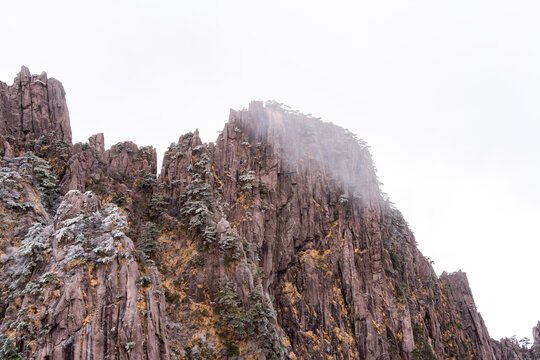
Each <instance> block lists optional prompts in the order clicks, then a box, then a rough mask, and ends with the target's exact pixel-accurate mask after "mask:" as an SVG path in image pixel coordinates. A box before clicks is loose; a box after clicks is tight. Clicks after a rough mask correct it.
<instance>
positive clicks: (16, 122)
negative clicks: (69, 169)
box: [0, 66, 71, 150]
mask: <svg viewBox="0 0 540 360" xmlns="http://www.w3.org/2000/svg"><path fill="white" fill-rule="evenodd" d="M0 114H1V116H0V132H1V134H2V135H4V136H12V137H13V138H14V140H15V142H16V144H17V146H18V147H21V148H24V149H25V150H34V147H35V142H36V141H38V140H39V139H40V137H43V138H42V141H47V142H48V143H52V142H53V141H54V140H60V141H63V142H64V143H65V144H68V145H71V126H70V122H69V113H68V109H67V105H66V100H65V91H64V87H63V86H62V84H61V83H60V82H59V81H57V80H55V79H53V78H50V79H49V78H47V74H46V73H41V75H31V74H30V71H29V70H28V68H26V67H24V66H23V67H22V68H21V72H20V73H19V74H18V75H17V77H16V78H15V80H14V81H13V85H11V86H8V85H7V84H5V83H1V82H0Z"/></svg>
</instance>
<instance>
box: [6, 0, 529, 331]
mask: <svg viewBox="0 0 540 360" xmlns="http://www.w3.org/2000/svg"><path fill="white" fill-rule="evenodd" d="M539 16H540V3H539V2H537V1H520V0H514V1H494V0H489V1H471V0H467V1H434V0H429V1H402V0H399V1H398V0H396V1H369V2H368V1H350V2H339V1H332V2H330V1H324V2H322V1H321V2H316V1H272V2H269V1H265V2H261V1H253V0H250V1H218V0H216V1H135V0H129V1H85V2H83V1H43V0H39V1H20V0H18V1H7V0H0V34H1V43H0V46H1V49H2V50H1V54H0V79H1V80H2V81H5V82H7V83H8V84H11V83H12V79H13V78H14V77H15V75H16V73H17V72H18V71H19V69H20V66H21V65H22V64H25V65H27V66H28V67H30V70H31V71H32V72H33V73H40V72H41V71H47V73H48V74H49V76H52V77H55V78H57V79H59V80H60V81H62V83H63V84H64V87H65V89H66V92H67V101H68V106H69V110H70V114H71V124H72V127H73V135H74V140H75V141H84V140H85V139H86V138H87V137H88V136H90V135H92V134H94V133H97V132H104V133H105V140H106V145H107V146H110V145H112V144H114V143H116V142H118V141H122V140H133V141H134V142H136V143H137V144H139V145H154V146H156V147H157V148H158V150H159V151H160V152H161V153H162V152H163V151H164V149H165V148H166V147H167V146H168V145H169V144H170V143H171V142H172V141H176V140H177V139H178V137H179V136H180V134H182V133H185V132H187V131H190V130H193V129H194V128H195V127H198V128H199V130H200V132H201V135H202V138H203V140H204V141H213V140H215V138H216V132H217V131H218V130H221V128H222V127H223V124H224V123H225V122H226V121H227V119H228V114H229V108H235V109H241V108H244V107H247V105H248V104H249V102H250V101H251V100H267V99H275V100H277V101H280V102H284V103H286V104H288V105H290V106H291V107H293V108H295V109H299V110H300V111H302V112H304V113H312V114H313V115H314V116H320V117H322V118H323V120H326V121H332V122H334V123H335V124H338V125H341V126H343V127H346V128H348V129H350V130H351V131H352V132H354V133H356V134H358V135H359V137H361V138H363V139H365V140H366V141H368V143H369V144H370V145H371V147H372V152H373V155H374V158H375V163H376V165H377V167H378V169H379V177H380V179H381V181H383V182H384V183H385V187H384V190H385V191H386V192H387V193H389V195H390V197H391V199H392V200H393V201H394V202H395V203H396V205H397V207H398V208H399V209H400V210H401V211H402V212H403V213H404V215H405V218H406V219H407V220H408V221H409V223H410V225H411V227H412V229H413V231H414V232H415V234H416V237H417V240H418V242H419V244H420V248H421V250H422V252H423V253H424V255H427V256H429V257H430V258H431V259H433V260H434V261H435V263H436V264H435V268H436V270H437V272H438V273H440V272H442V271H443V270H447V271H456V270H458V269H462V270H463V271H465V272H467V275H468V277H469V281H470V284H471V287H472V290H473V294H474V297H475V300H476V305H477V307H478V309H479V311H480V312H481V314H482V315H483V317H484V319H485V322H486V325H487V326H488V329H489V331H490V334H491V336H492V337H494V338H500V337H502V336H511V335H514V334H516V335H517V336H518V337H519V338H521V337H523V336H528V337H529V338H530V337H531V328H532V326H534V325H535V324H536V322H537V320H540V307H539V306H538V299H539V298H540V287H539V286H538V283H537V281H538V265H537V264H538V262H537V261H538V258H539V254H540V245H539V243H540V241H539V240H540V235H539V230H538V225H539V223H540V222H539V220H540V210H539V207H538V204H539V203H540V168H539V154H540V142H539V141H538V136H539V134H540V119H539V118H540V107H539V101H538V99H539V96H540V42H539V41H540V22H539V21H538V18H539ZM160 156H162V154H160ZM535 279H536V280H535Z"/></svg>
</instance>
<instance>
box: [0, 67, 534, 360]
mask: <svg viewBox="0 0 540 360" xmlns="http://www.w3.org/2000/svg"><path fill="white" fill-rule="evenodd" d="M0 130H1V132H2V134H1V135H3V136H2V137H1V138H0V155H2V158H1V163H2V164H1V169H0V216H1V217H2V222H1V227H0V237H1V240H0V241H1V242H0V267H1V271H0V299H1V301H0V314H1V316H0V319H2V320H1V322H0V333H1V334H2V335H1V336H0V358H2V357H3V358H6V359H20V358H24V359H43V360H44V359H225V358H230V359H533V358H538V355H535V353H536V352H537V350H538V346H540V345H539V341H540V340H539V339H538V334H539V333H540V332H539V331H537V330H538V328H535V332H534V346H533V348H532V349H531V350H528V349H526V348H524V347H523V348H522V347H520V346H518V345H517V343H516V342H515V341H512V340H510V339H502V340H501V341H500V342H499V341H494V340H492V339H490V336H489V333H488V331H487V329H486V327H485V325H484V322H483V320H482V317H481V316H480V314H479V313H478V312H477V309H476V306H475V304H474V300H473V297H472V293H471V289H470V288H469V285H468V282H467V278H466V276H465V274H464V273H463V272H461V271H460V272H457V273H452V274H447V273H443V274H442V275H441V276H440V277H438V276H437V275H436V274H435V272H434V271H433V268H432V267H431V265H430V262H429V260H428V259H427V258H425V257H424V256H423V255H422V254H421V253H420V252H419V251H418V249H417V246H416V242H415V239H414V236H413V234H412V232H411V231H410V230H409V228H408V225H407V223H406V221H405V220H404V218H403V216H402V214H401V213H400V212H399V211H398V210H397V209H396V208H395V207H394V206H393V204H392V203H391V202H390V201H389V200H388V198H386V197H385V196H384V195H383V194H382V193H381V190H380V188H379V181H378V179H377V175H376V172H375V167H374V165H373V163H372V160H371V155H370V153H369V148H368V147H367V145H366V143H365V142H363V141H362V140H360V139H357V138H356V137H355V136H354V135H353V134H351V133H350V132H348V131H346V130H344V129H342V128H339V127H337V126H335V125H333V124H329V123H325V122H322V121H321V120H319V119H315V118H312V117H310V116H306V115H302V114H300V113H298V112H295V111H291V110H289V109H288V108H287V107H286V106H283V105H280V104H278V103H275V102H267V103H261V102H253V103H251V104H250V106H249V108H248V109H247V110H242V111H231V113H230V117H229V121H228V122H227V123H226V125H225V127H224V129H223V132H222V133H221V134H220V135H219V137H218V139H217V140H216V142H215V143H209V144H205V143H202V141H201V140H200V138H199V136H198V133H197V132H196V131H195V132H194V133H189V134H185V135H182V136H180V138H179V140H178V142H175V143H172V144H171V146H170V147H169V148H168V150H167V152H166V153H165V156H164V160H163V165H162V169H161V172H160V174H159V176H158V174H157V161H156V160H157V155H156V151H155V150H154V149H153V148H152V147H138V146H137V145H135V144H133V143H131V142H124V143H119V144H116V145H114V146H113V147H112V148H111V149H108V150H105V146H104V138H103V135H102V134H98V135H94V136H92V137H90V139H89V141H88V142H87V143H84V144H81V143H78V144H75V145H73V144H72V140H71V128H70V119H69V115H68V111H67V106H66V102H65V99H64V90H63V88H62V85H61V84H60V83H59V82H58V81H56V80H54V79H48V78H47V76H46V74H42V75H39V76H36V75H30V72H29V71H28V69H26V68H23V69H22V71H21V73H20V74H19V75H18V76H17V77H16V79H15V81H14V84H13V85H11V86H8V85H6V84H4V83H0Z"/></svg>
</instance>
